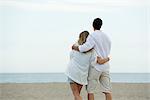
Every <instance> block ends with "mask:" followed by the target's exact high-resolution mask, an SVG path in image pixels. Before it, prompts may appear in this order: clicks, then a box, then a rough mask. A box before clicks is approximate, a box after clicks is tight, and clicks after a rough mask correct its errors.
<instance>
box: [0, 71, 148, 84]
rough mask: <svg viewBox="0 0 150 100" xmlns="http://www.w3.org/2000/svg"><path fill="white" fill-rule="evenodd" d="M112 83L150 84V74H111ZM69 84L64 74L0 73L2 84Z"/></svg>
mask: <svg viewBox="0 0 150 100" xmlns="http://www.w3.org/2000/svg"><path fill="white" fill-rule="evenodd" d="M110 75H111V82H115V83H150V73H111V74H110ZM49 82H67V77H66V75H65V74H64V73H0V83H49Z"/></svg>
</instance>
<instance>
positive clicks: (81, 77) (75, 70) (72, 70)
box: [65, 50, 97, 85]
mask: <svg viewBox="0 0 150 100" xmlns="http://www.w3.org/2000/svg"><path fill="white" fill-rule="evenodd" d="M96 58H97V56H96V53H95V51H94V50H91V51H89V52H87V53H80V52H78V51H75V50H72V51H71V52H70V61H69V64H68V66H67V70H66V72H65V74H66V75H67V76H68V77H69V78H70V79H71V80H73V81H74V82H76V83H78V84H82V85H87V77H88V70H89V66H90V65H91V64H92V65H94V64H96V60H97V59H96Z"/></svg>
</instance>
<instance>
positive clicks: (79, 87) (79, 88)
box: [78, 84, 83, 94]
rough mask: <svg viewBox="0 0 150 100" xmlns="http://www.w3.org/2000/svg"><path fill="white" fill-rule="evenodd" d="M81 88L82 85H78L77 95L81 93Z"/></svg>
mask: <svg viewBox="0 0 150 100" xmlns="http://www.w3.org/2000/svg"><path fill="white" fill-rule="evenodd" d="M82 86H83V85H81V84H78V90H79V94H80V93H81V89H82Z"/></svg>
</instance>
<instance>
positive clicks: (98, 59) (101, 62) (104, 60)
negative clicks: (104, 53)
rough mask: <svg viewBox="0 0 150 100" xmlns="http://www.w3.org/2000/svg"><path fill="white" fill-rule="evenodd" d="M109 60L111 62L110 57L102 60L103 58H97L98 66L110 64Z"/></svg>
mask: <svg viewBox="0 0 150 100" xmlns="http://www.w3.org/2000/svg"><path fill="white" fill-rule="evenodd" d="M109 60H110V58H109V57H107V58H101V57H98V56H97V63H98V64H104V63H106V62H108V61H109Z"/></svg>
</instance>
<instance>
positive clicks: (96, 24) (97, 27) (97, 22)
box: [93, 18, 103, 30]
mask: <svg viewBox="0 0 150 100" xmlns="http://www.w3.org/2000/svg"><path fill="white" fill-rule="evenodd" d="M102 24H103V21H102V20H101V19H100V18H96V19H94V21H93V28H94V29H95V30H100V28H101V26H102Z"/></svg>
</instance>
